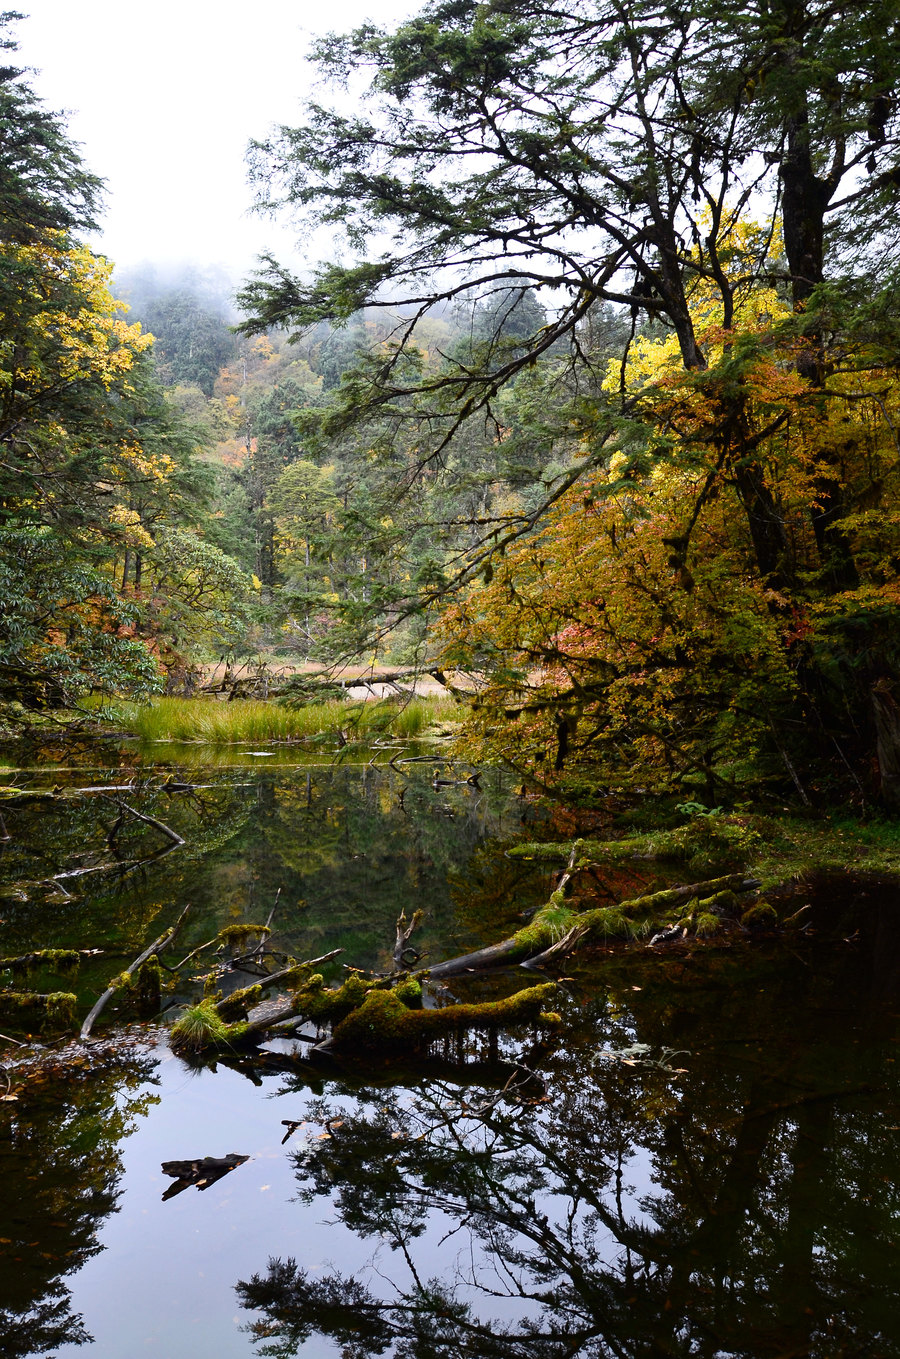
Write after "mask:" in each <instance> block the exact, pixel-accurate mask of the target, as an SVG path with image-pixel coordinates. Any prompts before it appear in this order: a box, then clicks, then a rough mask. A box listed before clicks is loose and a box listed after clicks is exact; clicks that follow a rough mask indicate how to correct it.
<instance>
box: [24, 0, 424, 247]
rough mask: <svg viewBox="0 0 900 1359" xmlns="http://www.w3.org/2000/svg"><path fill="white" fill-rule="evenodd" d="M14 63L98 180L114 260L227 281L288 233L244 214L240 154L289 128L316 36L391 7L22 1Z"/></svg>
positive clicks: (362, 2)
mask: <svg viewBox="0 0 900 1359" xmlns="http://www.w3.org/2000/svg"><path fill="white" fill-rule="evenodd" d="M21 8H22V9H23V11H24V12H25V13H26V14H28V15H29V17H28V18H27V19H25V20H23V21H22V22H20V23H19V24H17V25H16V26H15V28H16V31H17V33H18V38H19V53H18V57H19V60H20V61H21V63H22V64H23V65H27V66H29V67H34V68H36V70H35V73H34V74H33V75H32V77H31V80H32V84H33V85H34V87H35V89H36V90H37V91H38V93H39V94H40V95H41V96H42V97H43V98H44V99H45V100H46V102H47V103H48V104H49V105H50V106H51V107H52V108H54V109H56V110H67V111H69V114H70V116H69V119H68V125H69V129H70V133H71V135H72V137H73V139H74V140H75V141H78V142H80V143H81V144H82V153H83V155H84V158H85V161H86V163H87V165H88V167H89V169H91V170H92V171H93V172H94V173H95V174H98V175H100V176H102V177H103V178H104V179H105V180H106V181H107V189H108V197H107V210H106V215H105V218H104V230H103V234H102V237H101V238H99V240H95V241H93V242H92V244H93V245H94V246H95V248H98V249H101V250H103V251H104V252H105V253H106V254H108V255H109V256H110V257H111V258H112V259H113V260H114V261H115V262H116V263H117V264H118V265H120V266H130V265H134V264H137V263H140V262H142V261H144V260H149V261H152V262H154V263H166V262H172V261H181V260H191V261H193V262H195V263H197V264H198V265H224V266H226V267H227V268H229V269H230V270H231V271H232V272H235V273H240V272H242V271H244V270H246V268H247V267H248V266H249V265H250V264H251V263H252V261H253V259H254V257H255V255H256V254H257V253H258V252H259V251H260V250H261V249H264V248H267V247H269V248H272V249H274V251H275V253H276V254H277V255H278V256H279V257H280V258H283V259H285V258H287V257H288V256H289V255H293V262H294V263H295V264H296V263H297V262H298V257H297V255H296V254H294V253H293V249H292V238H291V235H290V232H289V231H288V230H287V229H286V228H284V227H281V228H279V227H277V226H276V225H274V224H273V223H272V222H271V221H270V220H266V219H264V218H259V217H254V216H252V215H248V208H249V207H250V203H251V194H250V190H249V188H248V186H247V182H246V170H245V165H244V153H245V150H246V146H247V143H248V141H249V140H250V138H251V137H254V136H257V137H259V136H264V135H265V133H266V131H267V130H268V128H269V127H270V126H271V124H273V123H279V122H286V123H297V122H299V121H300V113H301V102H302V100H303V98H304V95H305V94H306V93H307V92H308V90H309V83H310V80H311V79H312V76H313V73H312V72H311V70H310V68H309V67H308V66H306V65H305V64H304V54H305V52H306V51H307V49H308V47H309V44H310V41H311V38H312V37H313V36H314V34H315V33H322V32H327V31H329V30H336V31H338V32H342V31H344V30H345V29H349V28H352V27H353V26H355V25H356V24H357V23H360V22H362V21H364V20H366V19H371V20H375V21H376V22H384V23H393V22H395V21H396V20H398V19H400V18H402V17H404V16H405V15H406V14H407V13H412V12H414V11H415V10H416V9H417V8H418V4H415V3H412V0H410V3H404V2H403V0H319V3H312V2H311V0H257V2H256V3H253V0H242V3H240V4H238V3H235V0H152V3H142V2H141V0H130V3H129V0H124V3H123V0H77V3H75V2H74V0H31V5H30V7H29V6H28V5H27V3H23V4H22V6H21Z"/></svg>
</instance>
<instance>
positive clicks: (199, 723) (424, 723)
mask: <svg viewBox="0 0 900 1359" xmlns="http://www.w3.org/2000/svg"><path fill="white" fill-rule="evenodd" d="M102 715H103V717H104V718H106V719H107V720H109V721H112V722H115V723H116V724H117V725H121V726H122V727H124V728H125V729H127V730H128V731H131V732H133V733H134V734H135V735H136V736H138V737H140V739H141V740H143V741H197V742H202V743H203V744H205V745H236V744H247V743H251V742H252V743H262V742H274V741H304V740H305V741H311V740H315V739H317V738H324V737H329V736H333V737H335V738H337V737H338V733H340V734H341V736H342V737H343V739H344V740H366V739H372V738H374V737H376V736H396V737H399V738H401V739H403V740H411V739H413V738H414V737H416V736H420V735H421V734H422V732H423V731H425V729H426V728H427V727H429V726H432V725H434V724H445V723H447V722H454V721H459V720H460V718H461V717H462V716H463V709H462V708H461V707H460V706H459V704H457V703H455V702H454V701H453V700H452V699H446V698H413V699H410V700H409V701H408V702H406V703H398V702H394V701H379V702H368V703H354V702H349V701H347V700H345V699H331V700H327V701H326V702H324V703H314V704H309V705H308V706H305V707H299V708H288V707H282V706H281V705H280V704H277V703H272V702H263V701H262V700H257V699H243V700H237V701H235V702H234V703H222V702H219V701H217V700H215V699H205V698H157V699H154V700H153V702H152V703H131V702H126V701H118V702H115V703H113V704H107V705H106V706H105V708H104V709H103V713H102Z"/></svg>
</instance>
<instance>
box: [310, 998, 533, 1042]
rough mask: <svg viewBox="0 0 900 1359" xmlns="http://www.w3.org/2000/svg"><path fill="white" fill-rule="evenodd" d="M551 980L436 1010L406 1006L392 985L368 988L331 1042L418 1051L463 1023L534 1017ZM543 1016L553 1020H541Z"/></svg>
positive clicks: (476, 1025)
mask: <svg viewBox="0 0 900 1359" xmlns="http://www.w3.org/2000/svg"><path fill="white" fill-rule="evenodd" d="M556 989H557V988H556V985H555V984H554V983H553V982H548V983H544V984H542V985H541V986H531V987H528V988H527V989H526V990H524V991H518V992H516V994H515V995H514V996H509V997H507V998H506V999H505V1000H495V1001H483V1002H481V1003H477V1004H470V1005H448V1006H447V1007H446V1008H445V1009H442V1010H410V1009H408V1007H407V1006H406V1005H404V1004H403V1002H402V1000H400V999H399V998H398V996H397V994H396V990H394V991H377V990H370V991H369V993H368V994H367V996H366V998H365V1000H364V1002H363V1004H362V1005H360V1006H358V1007H357V1008H356V1009H354V1010H353V1011H352V1013H350V1014H349V1015H347V1017H346V1018H345V1019H343V1020H341V1022H340V1023H339V1024H337V1025H336V1026H335V1029H334V1033H333V1034H332V1047H333V1048H334V1049H335V1051H339V1050H343V1051H346V1052H349V1053H353V1054H357V1053H362V1052H371V1053H390V1052H398V1051H421V1049H423V1048H427V1047H428V1046H429V1044H431V1043H434V1042H436V1041H437V1040H439V1039H441V1038H445V1037H446V1036H448V1035H449V1034H457V1033H463V1032H465V1031H466V1030H468V1029H499V1028H508V1027H511V1026H513V1025H515V1024H527V1023H535V1022H537V1021H538V1020H539V1019H540V1016H541V1015H542V1014H549V1013H550V1012H548V1011H546V1010H545V1008H544V1007H545V1005H546V1002H547V1001H548V1000H549V998H550V996H551V995H553V994H555V992H556ZM545 1022H555V1021H550V1020H547V1021H545Z"/></svg>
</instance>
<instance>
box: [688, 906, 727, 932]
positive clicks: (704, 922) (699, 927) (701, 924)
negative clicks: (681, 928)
mask: <svg viewBox="0 0 900 1359" xmlns="http://www.w3.org/2000/svg"><path fill="white" fill-rule="evenodd" d="M701 905H702V902H701ZM721 924H722V922H721V920H720V919H719V917H718V916H717V915H713V913H712V911H698V912H697V918H696V920H695V922H694V933H695V934H696V936H697V938H698V939H706V938H708V937H709V935H711V934H715V932H716V930H718V929H719V928H720V926H721Z"/></svg>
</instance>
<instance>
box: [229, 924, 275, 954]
mask: <svg viewBox="0 0 900 1359" xmlns="http://www.w3.org/2000/svg"><path fill="white" fill-rule="evenodd" d="M271 933H272V931H271V930H270V928H269V926H268V925H225V926H224V928H223V929H221V930H219V933H218V934H217V935H216V939H217V940H218V942H219V943H220V944H226V945H227V946H228V947H229V948H232V949H239V948H246V946H247V945H248V944H249V943H250V941H251V939H255V938H259V939H265V937H266V935H267V934H271Z"/></svg>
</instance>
